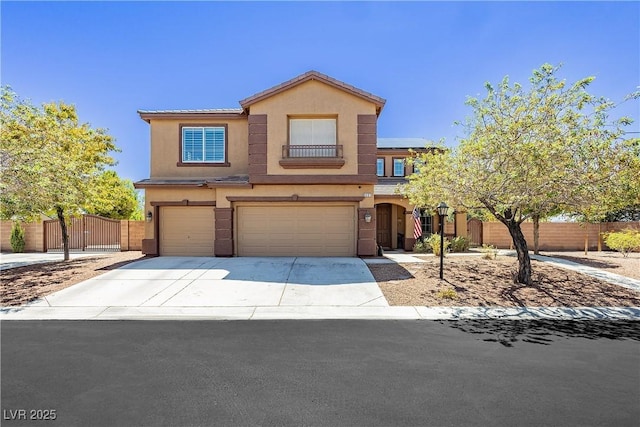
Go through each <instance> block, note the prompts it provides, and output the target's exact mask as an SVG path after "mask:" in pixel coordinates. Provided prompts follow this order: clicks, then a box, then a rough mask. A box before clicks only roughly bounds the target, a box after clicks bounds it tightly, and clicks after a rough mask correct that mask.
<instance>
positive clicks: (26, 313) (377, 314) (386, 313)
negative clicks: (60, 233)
mask: <svg viewBox="0 0 640 427" xmlns="http://www.w3.org/2000/svg"><path fill="white" fill-rule="evenodd" d="M491 319H496V320H576V321H581V320H640V307H409V306H407V307H399V306H394V307H344V306H342V307H338V306H305V307H300V306H291V307H286V306H261V307H15V308H9V307H4V308H0V321H3V320H491Z"/></svg>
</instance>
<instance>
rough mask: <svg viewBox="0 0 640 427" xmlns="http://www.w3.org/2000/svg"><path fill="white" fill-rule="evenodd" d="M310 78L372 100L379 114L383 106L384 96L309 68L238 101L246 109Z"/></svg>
mask: <svg viewBox="0 0 640 427" xmlns="http://www.w3.org/2000/svg"><path fill="white" fill-rule="evenodd" d="M310 80H317V81H319V82H322V83H325V84H327V85H329V86H333V87H335V88H337V89H340V90H343V91H345V92H348V93H350V94H352V95H355V96H357V97H359V98H363V99H365V100H367V101H369V102H372V103H373V104H375V105H376V106H377V108H376V113H377V114H380V111H381V110H382V107H384V104H385V103H386V102H387V101H386V100H385V99H384V98H380V97H379V96H376V95H374V94H372V93H369V92H366V91H364V90H362V89H358V88H357V87H354V86H351V85H349V84H347V83H344V82H341V81H340V80H336V79H334V78H333V77H329V76H327V75H326V74H322V73H319V72H317V71H314V70H311V71H307V72H306V73H304V74H301V75H299V76H298V77H294V78H292V79H291V80H287V81H286V82H284V83H280V84H279V85H277V86H274V87H272V88H270V89H267V90H263V91H262V92H258V93H256V94H255V95H251V96H250V97H248V98H245V99H243V100H242V101H240V105H242V108H245V109H246V108H247V107H249V106H250V105H252V104H255V103H256V102H258V101H262V100H263V99H266V98H269V97H271V96H273V95H275V94H278V93H280V92H283V91H285V90H288V89H291V88H292V87H295V86H298V85H300V84H302V83H305V82H308V81H310Z"/></svg>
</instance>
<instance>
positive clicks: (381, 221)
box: [376, 204, 391, 248]
mask: <svg viewBox="0 0 640 427" xmlns="http://www.w3.org/2000/svg"><path fill="white" fill-rule="evenodd" d="M376 228H377V229H376V239H377V241H378V245H379V246H382V247H383V248H390V247H391V205H389V204H382V205H378V206H376Z"/></svg>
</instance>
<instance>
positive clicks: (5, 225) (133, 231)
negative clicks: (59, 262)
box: [0, 220, 144, 252]
mask: <svg viewBox="0 0 640 427" xmlns="http://www.w3.org/2000/svg"><path fill="white" fill-rule="evenodd" d="M21 224H22V228H23V229H24V235H25V243H26V245H25V248H24V250H25V252H44V222H42V221H39V222H28V223H21ZM12 227H13V221H0V251H2V252H13V250H12V249H11V228H12ZM142 239H144V221H128V220H121V221H120V250H121V251H139V250H142Z"/></svg>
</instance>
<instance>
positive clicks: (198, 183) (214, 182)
mask: <svg viewBox="0 0 640 427" xmlns="http://www.w3.org/2000/svg"><path fill="white" fill-rule="evenodd" d="M133 185H134V187H135V188H149V187H168V186H169V187H171V186H174V187H209V188H217V187H236V188H237V187H249V188H250V187H251V184H249V175H230V176H218V177H213V178H208V179H143V180H141V181H138V182H135V183H134V184H133Z"/></svg>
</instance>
